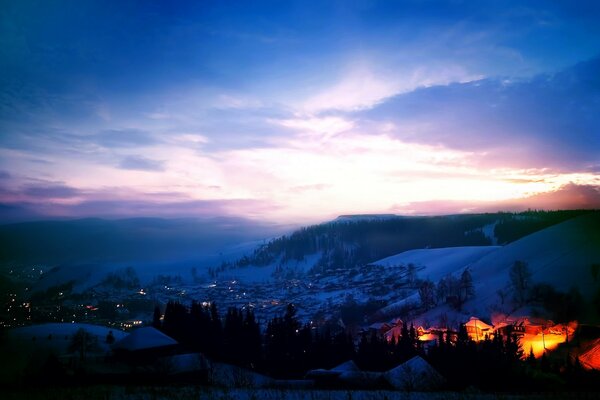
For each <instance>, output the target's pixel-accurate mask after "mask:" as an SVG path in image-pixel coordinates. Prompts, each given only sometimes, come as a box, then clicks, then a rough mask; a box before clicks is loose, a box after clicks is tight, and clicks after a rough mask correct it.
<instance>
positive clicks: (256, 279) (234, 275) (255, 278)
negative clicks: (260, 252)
mask: <svg viewBox="0 0 600 400" xmlns="http://www.w3.org/2000/svg"><path fill="white" fill-rule="evenodd" d="M321 256H322V254H321V253H320V252H319V253H315V254H311V255H308V256H306V257H304V259H303V260H301V261H296V260H291V261H288V262H286V263H281V261H280V260H276V261H274V262H272V263H271V264H269V265H264V266H256V265H249V266H247V267H241V268H236V269H232V270H227V271H224V272H222V273H221V274H220V276H219V278H220V279H231V280H239V281H241V282H245V283H268V282H273V281H274V280H275V277H274V276H273V274H274V273H275V270H276V269H277V267H278V266H281V267H283V268H284V269H285V271H286V272H287V271H291V272H292V273H294V274H299V275H302V274H305V273H306V272H308V270H310V269H311V268H312V267H313V266H315V265H316V264H317V261H319V259H320V258H321ZM284 274H285V272H284Z"/></svg>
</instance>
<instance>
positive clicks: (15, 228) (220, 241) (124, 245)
mask: <svg viewBox="0 0 600 400" xmlns="http://www.w3.org/2000/svg"><path fill="white" fill-rule="evenodd" d="M289 229H290V228H289V227H284V226H276V225H269V224H266V223H262V222H256V221H250V220H246V219H242V218H225V217H219V218H204V219H191V218H186V219H183V218H182V219H162V218H132V219H120V220H108V219H98V218H88V219H77V220H55V221H38V222H24V223H15V224H5V225H0V243H2V245H1V246H0V267H2V266H3V267H19V266H23V265H29V264H32V263H40V264H43V265H46V266H52V265H75V264H87V263H95V264H109V263H158V262H169V261H172V262H177V261H182V260H203V259H207V258H211V257H212V256H215V255H217V256H218V255H219V253H222V252H226V251H230V250H231V249H235V248H236V247H237V246H239V245H240V244H243V243H247V242H251V243H254V242H255V241H258V242H257V243H260V241H261V240H264V238H269V237H274V236H277V235H280V234H281V233H283V232H285V231H286V230H289ZM252 246H254V245H252ZM212 258H215V257H212ZM217 259H218V257H217ZM212 261H213V262H215V261H214V260H212Z"/></svg>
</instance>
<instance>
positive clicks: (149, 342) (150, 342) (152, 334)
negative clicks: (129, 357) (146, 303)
mask: <svg viewBox="0 0 600 400" xmlns="http://www.w3.org/2000/svg"><path fill="white" fill-rule="evenodd" d="M176 344H177V341H175V339H173V338H171V337H169V336H167V335H165V334H164V333H162V332H161V331H159V330H158V329H156V328H153V327H151V326H149V327H146V328H140V329H136V330H135V331H133V332H131V333H130V334H129V335H128V336H126V337H125V338H123V339H121V340H119V341H118V342H116V343H115V344H114V346H113V349H121V350H129V351H137V350H145V349H152V348H157V347H166V346H174V345H176Z"/></svg>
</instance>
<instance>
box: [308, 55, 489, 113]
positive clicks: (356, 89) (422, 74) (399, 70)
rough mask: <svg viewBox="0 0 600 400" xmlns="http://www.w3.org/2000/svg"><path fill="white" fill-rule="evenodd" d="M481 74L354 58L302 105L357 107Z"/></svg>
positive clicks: (318, 108)
mask: <svg viewBox="0 0 600 400" xmlns="http://www.w3.org/2000/svg"><path fill="white" fill-rule="evenodd" d="M480 78H481V75H473V74H469V73H467V72H466V71H465V70H464V68H462V67H459V66H457V65H446V66H444V67H428V66H416V67H396V68H394V69H393V70H392V71H390V70H387V71H386V70H378V69H377V68H374V67H373V66H371V65H368V64H366V63H361V62H359V63H356V62H353V63H352V65H351V66H350V67H348V71H347V72H346V73H345V74H343V75H342V77H341V78H340V79H339V81H338V82H336V83H334V84H333V85H331V86H329V87H327V88H325V89H324V90H322V91H320V92H319V93H317V94H316V95H313V96H311V97H309V98H308V99H307V100H305V101H304V103H303V104H302V105H301V108H302V109H304V110H307V111H308V112H312V113H315V112H320V111H323V110H344V111H358V110H362V109H369V108H372V107H375V106H376V105H377V104H379V103H381V102H383V101H385V99H387V98H390V97H392V96H396V95H398V94H401V93H407V92H411V91H413V90H415V89H417V88H422V87H430V86H436V85H447V84H449V83H452V82H469V81H473V80H476V79H480Z"/></svg>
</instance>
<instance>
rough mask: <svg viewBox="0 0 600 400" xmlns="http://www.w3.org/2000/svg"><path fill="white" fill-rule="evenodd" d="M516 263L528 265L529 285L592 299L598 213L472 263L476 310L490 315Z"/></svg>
mask: <svg viewBox="0 0 600 400" xmlns="http://www.w3.org/2000/svg"><path fill="white" fill-rule="evenodd" d="M515 261H524V262H526V263H528V265H529V269H530V271H531V273H532V277H531V280H532V283H546V284H550V285H552V286H553V287H554V288H555V289H557V290H561V291H568V290H569V289H571V288H572V287H576V288H578V289H579V291H580V292H581V294H582V295H583V296H584V297H585V298H588V299H589V298H591V297H593V295H594V294H595V292H596V290H597V288H598V283H597V282H596V281H595V279H594V278H593V276H592V268H591V267H592V265H593V264H598V263H600V213H598V212H596V213H591V214H586V215H582V216H579V217H577V218H574V219H572V220H569V221H566V222H563V223H561V224H558V225H555V226H552V227H550V228H546V229H544V230H542V231H539V232H536V233H534V234H531V235H529V236H526V237H524V238H522V239H520V240H518V241H516V242H513V243H511V244H508V245H506V246H504V247H502V248H501V249H499V250H498V251H495V252H493V253H490V254H487V255H485V256H483V257H482V258H481V259H479V260H478V261H476V262H474V263H473V264H472V265H471V270H472V275H473V280H474V282H475V285H476V292H477V293H478V295H477V299H476V300H474V303H476V305H475V307H476V308H477V309H480V310H481V311H488V312H489V307H490V306H492V305H493V304H494V303H497V302H498V295H497V291H498V290H499V289H506V288H507V287H508V284H509V269H510V267H511V266H512V265H513V264H514V262H515Z"/></svg>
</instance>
